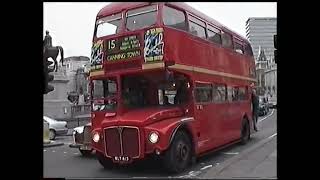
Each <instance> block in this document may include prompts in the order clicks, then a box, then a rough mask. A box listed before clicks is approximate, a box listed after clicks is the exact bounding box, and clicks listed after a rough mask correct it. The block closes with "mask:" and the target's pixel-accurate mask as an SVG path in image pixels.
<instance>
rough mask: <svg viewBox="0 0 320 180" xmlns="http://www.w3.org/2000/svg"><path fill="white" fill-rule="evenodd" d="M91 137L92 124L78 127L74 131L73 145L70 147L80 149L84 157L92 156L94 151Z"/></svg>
mask: <svg viewBox="0 0 320 180" xmlns="http://www.w3.org/2000/svg"><path fill="white" fill-rule="evenodd" d="M91 137H92V135H91V123H88V124H86V125H85V126H80V127H76V128H74V129H73V144H70V145H69V147H71V148H78V149H79V151H80V153H81V154H82V155H84V156H87V155H90V154H91V153H92V151H93V149H92V147H91Z"/></svg>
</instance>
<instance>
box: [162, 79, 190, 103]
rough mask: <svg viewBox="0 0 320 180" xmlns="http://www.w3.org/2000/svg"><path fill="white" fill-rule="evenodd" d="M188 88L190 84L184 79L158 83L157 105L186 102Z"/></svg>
mask: <svg viewBox="0 0 320 180" xmlns="http://www.w3.org/2000/svg"><path fill="white" fill-rule="evenodd" d="M188 88H190V84H189V82H187V81H186V80H176V81H174V82H164V83H162V84H160V85H159V89H158V100H159V105H164V106H165V105H179V104H183V103H185V102H187V101H188Z"/></svg>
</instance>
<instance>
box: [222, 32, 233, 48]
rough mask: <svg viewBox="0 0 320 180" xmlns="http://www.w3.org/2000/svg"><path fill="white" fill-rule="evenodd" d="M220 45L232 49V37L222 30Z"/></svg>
mask: <svg viewBox="0 0 320 180" xmlns="http://www.w3.org/2000/svg"><path fill="white" fill-rule="evenodd" d="M222 46H223V47H226V48H230V49H233V45H232V37H231V35H230V34H228V33H225V32H223V33H222Z"/></svg>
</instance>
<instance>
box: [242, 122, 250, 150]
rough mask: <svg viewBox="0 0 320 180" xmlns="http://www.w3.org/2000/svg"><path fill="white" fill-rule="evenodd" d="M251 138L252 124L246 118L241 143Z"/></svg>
mask: <svg viewBox="0 0 320 180" xmlns="http://www.w3.org/2000/svg"><path fill="white" fill-rule="evenodd" d="M249 139H250V126H249V122H248V120H246V119H245V120H244V121H243V123H242V127H241V138H240V143H241V144H242V145H244V144H246V143H247V142H248V141H249Z"/></svg>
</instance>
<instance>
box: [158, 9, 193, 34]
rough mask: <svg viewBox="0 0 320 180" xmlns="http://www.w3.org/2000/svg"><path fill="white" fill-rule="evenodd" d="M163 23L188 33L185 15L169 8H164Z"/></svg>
mask: <svg viewBox="0 0 320 180" xmlns="http://www.w3.org/2000/svg"><path fill="white" fill-rule="evenodd" d="M163 23H164V25H166V26H170V27H173V28H176V29H181V30H183V31H187V23H186V17H185V14H184V13H183V12H182V11H179V10H177V9H174V8H171V7H168V6H164V8H163Z"/></svg>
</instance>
